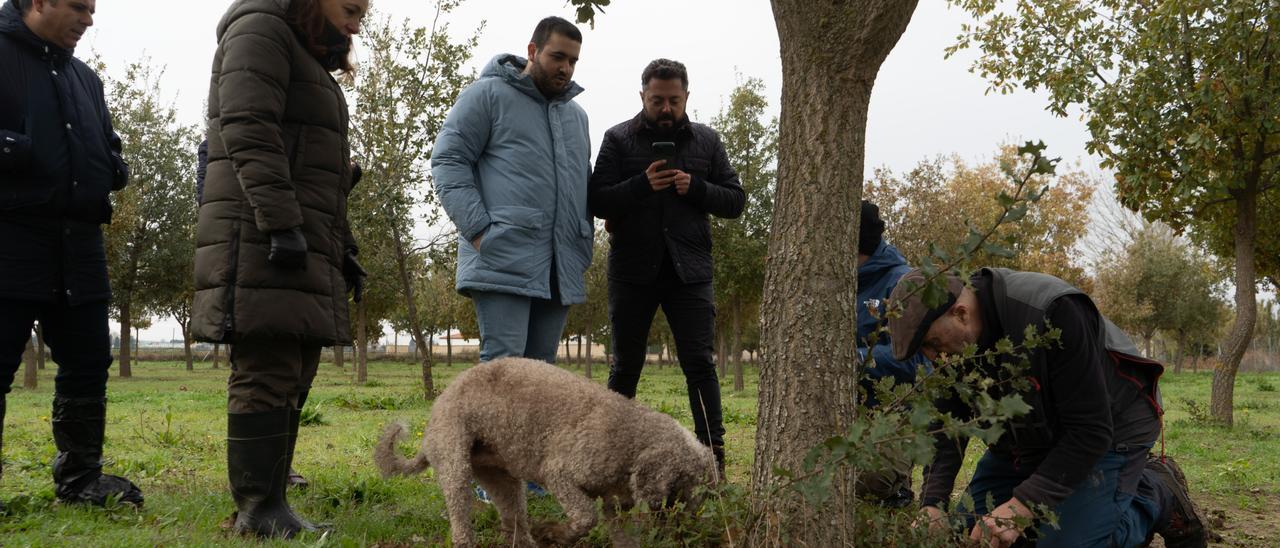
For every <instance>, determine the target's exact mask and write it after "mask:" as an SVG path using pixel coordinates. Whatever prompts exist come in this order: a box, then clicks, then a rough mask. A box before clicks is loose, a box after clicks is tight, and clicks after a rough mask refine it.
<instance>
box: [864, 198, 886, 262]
mask: <svg viewBox="0 0 1280 548" xmlns="http://www.w3.org/2000/svg"><path fill="white" fill-rule="evenodd" d="M883 237H884V220H883V219H881V218H880V208H879V207H876V205H875V204H873V203H871V202H868V201H866V200H863V201H862V224H861V225H860V226H859V227H858V254H859V255H874V254H875V252H876V248H878V247H880V240H881V239H882V238H883Z"/></svg>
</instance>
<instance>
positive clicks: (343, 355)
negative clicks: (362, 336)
mask: <svg viewBox="0 0 1280 548" xmlns="http://www.w3.org/2000/svg"><path fill="white" fill-rule="evenodd" d="M346 361H347V347H345V346H342V345H338V346H335V347H333V364H334V365H336V366H338V369H346V368H347V364H346V363H345V362H346Z"/></svg>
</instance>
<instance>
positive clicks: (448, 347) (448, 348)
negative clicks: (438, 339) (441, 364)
mask: <svg viewBox="0 0 1280 548" xmlns="http://www.w3.org/2000/svg"><path fill="white" fill-rule="evenodd" d="M450 331H452V330H450ZM450 331H446V332H445V335H446V336H445V338H444V348H445V364H447V365H448V366H449V367H453V333H451V332H450ZM477 352H479V351H478V350H477ZM476 361H477V362H478V361H480V355H479V354H476Z"/></svg>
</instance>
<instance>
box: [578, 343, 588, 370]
mask: <svg viewBox="0 0 1280 548" xmlns="http://www.w3.org/2000/svg"><path fill="white" fill-rule="evenodd" d="M578 365H582V366H584V367H585V366H586V362H585V361H584V360H583V359H582V335H578Z"/></svg>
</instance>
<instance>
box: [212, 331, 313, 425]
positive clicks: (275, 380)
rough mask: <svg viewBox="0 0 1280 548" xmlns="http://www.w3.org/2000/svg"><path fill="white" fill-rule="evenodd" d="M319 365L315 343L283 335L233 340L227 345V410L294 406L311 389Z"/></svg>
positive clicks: (258, 410) (240, 411) (250, 410)
mask: <svg viewBox="0 0 1280 548" xmlns="http://www.w3.org/2000/svg"><path fill="white" fill-rule="evenodd" d="M319 366H320V346H319V345H315V344H303V343H301V342H298V341H296V340H287V339H265V340H263V339H259V340H244V341H237V342H236V343H235V344H234V345H232V346H231V377H230V378H229V379H227V412H229V413H260V412H263V411H271V410H274V409H281V408H285V407H289V408H293V409H297V407H298V396H299V395H300V394H302V393H303V392H306V391H308V390H311V381H312V380H314V379H315V378H316V370H317V369H318V368H319Z"/></svg>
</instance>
